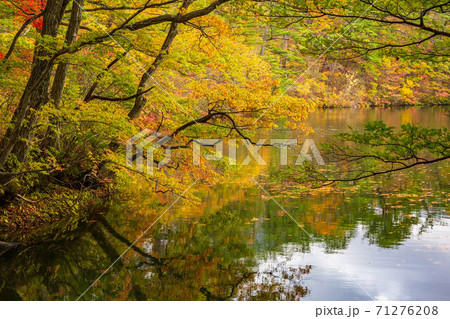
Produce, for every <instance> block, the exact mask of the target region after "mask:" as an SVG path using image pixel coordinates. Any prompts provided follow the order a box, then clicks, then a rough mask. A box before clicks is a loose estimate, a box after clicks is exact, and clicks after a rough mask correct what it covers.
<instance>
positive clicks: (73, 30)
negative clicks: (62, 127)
mask: <svg viewBox="0 0 450 319" xmlns="http://www.w3.org/2000/svg"><path fill="white" fill-rule="evenodd" d="M83 6H84V0H77V1H74V2H73V8H72V13H71V16H70V22H69V27H68V29H67V33H66V44H67V45H71V44H73V43H74V42H75V41H76V40H77V37H78V31H79V30H80V24H81V18H82V16H81V15H82V13H83ZM68 69H69V63H68V62H63V63H61V64H59V65H58V68H57V69H56V74H55V79H54V80H53V86H52V90H51V93H50V98H51V99H52V100H53V102H54V103H55V108H57V109H59V108H60V106H61V98H62V94H63V91H64V85H65V82H66V77H67V71H68Z"/></svg>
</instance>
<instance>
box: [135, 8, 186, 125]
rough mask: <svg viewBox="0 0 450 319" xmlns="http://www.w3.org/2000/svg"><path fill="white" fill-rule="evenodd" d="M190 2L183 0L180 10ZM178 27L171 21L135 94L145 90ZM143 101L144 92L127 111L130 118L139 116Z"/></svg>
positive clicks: (145, 101)
mask: <svg viewBox="0 0 450 319" xmlns="http://www.w3.org/2000/svg"><path fill="white" fill-rule="evenodd" d="M191 3H192V0H184V1H183V4H182V5H181V7H180V10H179V11H180V12H182V11H185V10H187V8H188V7H189V6H190V4H191ZM177 29H178V23H177V22H172V24H171V25H170V29H169V33H167V36H166V39H165V41H164V43H163V45H162V47H161V50H160V53H159V54H158V56H157V57H156V59H155V61H153V63H152V65H151V66H150V68H149V69H148V70H147V71H146V72H145V73H144V74H143V75H142V78H141V81H140V83H139V86H138V89H137V94H140V93H142V92H144V91H145V90H146V86H147V84H148V81H149V80H150V79H151V78H152V76H153V74H154V73H155V72H156V70H157V69H158V67H159V65H160V64H161V62H162V60H163V59H164V56H165V55H167V54H168V52H169V48H170V46H171V45H172V42H173V40H174V39H175V37H176V36H177V33H178V31H177ZM145 103H147V99H146V98H145V96H144V94H141V95H139V96H138V97H137V98H136V100H135V102H134V106H133V108H132V109H131V111H130V113H128V117H129V118H130V119H131V120H134V119H136V118H138V117H139V115H140V114H141V111H142V109H143V108H144V106H145Z"/></svg>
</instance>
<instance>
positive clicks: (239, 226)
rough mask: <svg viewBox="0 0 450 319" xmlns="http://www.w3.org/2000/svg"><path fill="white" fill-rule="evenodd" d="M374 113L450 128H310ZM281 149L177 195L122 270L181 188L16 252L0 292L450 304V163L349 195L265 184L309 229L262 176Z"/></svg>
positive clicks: (417, 112) (432, 120)
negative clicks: (185, 199) (188, 199)
mask: <svg viewBox="0 0 450 319" xmlns="http://www.w3.org/2000/svg"><path fill="white" fill-rule="evenodd" d="M371 120H384V121H386V122H387V124H389V125H392V126H398V125H400V124H404V123H421V124H424V125H431V126H435V127H440V126H447V127H448V126H449V117H448V115H446V114H445V112H443V111H439V110H436V109H401V110H386V109H384V110H381V109H376V110H373V109H371V110H347V109H345V110H326V111H317V112H315V113H313V114H312V115H311V116H310V120H309V124H310V125H311V126H312V127H313V128H314V129H315V133H314V135H313V136H312V137H313V138H314V140H315V141H316V143H319V142H325V141H327V140H328V139H329V138H330V136H331V135H332V134H336V133H338V132H342V131H343V130H345V129H346V128H347V126H348V125H350V126H353V127H361V125H362V123H363V122H365V121H371ZM271 134H272V136H276V137H279V138H292V137H297V136H296V134H297V133H295V132H290V131H283V130H278V131H275V132H272V133H271ZM299 139H300V140H301V137H299ZM277 152H278V151H277V150H267V149H266V150H264V151H263V152H262V153H263V154H264V155H263V156H264V157H265V159H267V158H270V159H271V160H270V165H269V166H268V167H257V166H256V165H250V166H249V167H247V168H246V169H245V171H244V174H242V175H240V178H236V179H230V182H229V183H227V184H226V185H216V186H214V187H211V186H208V185H203V184H201V183H199V184H198V185H196V195H197V196H198V197H199V198H200V199H201V202H200V204H195V203H193V204H191V205H186V203H179V204H177V205H175V206H174V207H173V208H172V209H170V210H169V211H167V213H166V214H165V215H164V216H163V217H162V218H161V219H160V220H158V221H157V222H156V223H155V224H154V225H153V227H151V229H150V230H149V231H148V233H146V235H145V236H143V237H142V239H141V240H140V241H139V242H138V244H137V245H136V246H137V247H136V248H133V249H131V250H129V251H128V252H127V253H125V254H124V256H123V258H121V259H119V260H118V261H117V262H116V263H115V264H114V266H112V267H111V268H108V267H109V266H110V265H111V263H113V262H114V261H115V260H117V259H118V257H119V256H120V255H121V254H122V253H123V252H124V251H125V249H126V248H127V247H128V245H129V244H130V243H131V242H133V241H134V240H135V239H136V238H138V237H139V236H140V235H141V234H142V233H143V232H144V231H145V230H146V229H147V228H148V227H149V226H150V225H151V224H152V223H153V222H154V221H155V220H156V218H157V217H158V216H160V215H161V213H163V212H164V211H165V209H166V207H168V205H169V204H170V203H171V202H172V201H173V200H174V199H175V198H166V197H162V196H161V197H159V198H157V197H155V195H152V194H151V193H146V192H145V189H143V190H142V192H138V190H136V191H135V193H136V194H139V195H135V196H133V197H130V198H129V199H128V200H124V201H121V202H115V203H113V204H112V205H111V207H110V208H109V209H108V211H107V212H101V213H102V214H101V215H99V216H95V217H93V218H92V220H89V221H88V222H87V223H85V224H82V225H78V228H77V230H76V231H74V232H69V235H66V236H63V237H62V238H64V239H62V240H58V241H57V242H56V243H55V242H53V243H51V244H38V245H34V246H32V247H29V248H28V249H26V250H21V251H15V250H11V251H8V252H7V253H5V254H3V255H1V256H0V271H1V273H0V299H24V300H74V299H77V298H78V297H79V296H80V295H82V296H81V299H82V300H105V299H106V300H371V298H372V297H373V298H374V299H378V300H450V276H449V266H450V252H449V248H450V226H449V222H450V216H449V213H448V208H449V201H448V190H449V168H448V164H440V165H434V166H429V167H422V168H418V169H414V170H411V171H409V172H403V173H400V174H397V175H395V176H387V177H383V178H380V179H378V180H376V181H365V182H363V183H362V185H360V186H359V188H356V187H354V185H349V186H348V188H345V189H342V190H340V191H339V192H328V191H327V192H325V191H316V192H313V193H309V194H298V193H296V194H293V193H291V192H288V191H287V186H286V185H276V184H270V185H266V186H265V187H267V190H268V192H269V193H270V194H271V195H272V196H273V197H274V199H275V200H276V201H277V202H278V203H279V204H280V205H281V206H282V207H283V208H285V210H286V211H287V212H288V213H289V214H290V215H291V216H292V217H293V218H294V219H295V220H296V221H297V222H298V223H299V224H300V225H301V226H302V227H303V229H304V230H302V229H301V228H300V227H298V225H297V224H296V222H294V221H293V220H292V219H291V217H289V216H288V215H287V214H286V213H285V212H284V211H283V210H282V209H281V208H280V207H279V206H278V205H277V203H276V202H275V201H273V200H271V199H270V198H269V197H268V196H267V195H266V194H265V193H264V192H263V191H262V190H261V189H260V188H259V187H258V186H256V185H255V183H254V182H253V181H252V180H251V177H253V176H255V178H258V176H259V175H261V174H264V175H266V176H267V175H270V174H271V173H273V172H274V171H276V170H278V169H279V166H278V165H277V163H276V162H277V160H276V154H277ZM105 270H107V272H106V274H105V275H104V276H103V277H102V278H101V279H100V280H99V281H98V282H97V283H95V284H94V285H93V286H92V287H91V288H90V289H89V290H88V291H86V289H87V288H88V287H89V286H90V285H91V284H92V283H93V281H94V280H95V279H96V278H97V277H98V276H100V275H101V274H102V273H103V272H104V271H105ZM85 291H86V292H85ZM84 292H85V293H84Z"/></svg>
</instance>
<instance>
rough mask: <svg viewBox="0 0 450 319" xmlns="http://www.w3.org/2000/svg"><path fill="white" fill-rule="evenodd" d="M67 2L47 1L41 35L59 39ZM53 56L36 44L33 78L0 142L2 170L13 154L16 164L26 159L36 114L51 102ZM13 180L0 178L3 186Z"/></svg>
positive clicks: (9, 166) (11, 167)
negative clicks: (49, 58)
mask: <svg viewBox="0 0 450 319" xmlns="http://www.w3.org/2000/svg"><path fill="white" fill-rule="evenodd" d="M67 3H68V0H48V1H47V4H46V7H45V11H44V17H43V26H42V32H41V36H50V37H56V35H57V33H58V29H59V26H60V23H61V20H62V16H63V13H64V10H65V7H66V6H67ZM50 55H51V52H50V50H48V48H45V47H42V46H38V45H36V48H35V52H34V57H33V66H32V70H31V74H30V77H29V79H28V82H27V85H26V87H25V90H24V92H23V94H22V97H21V99H20V102H19V105H18V106H17V109H16V111H15V112H14V115H13V118H12V123H11V124H12V125H11V127H10V128H9V129H8V130H7V132H6V134H5V136H4V137H3V139H2V141H1V142H0V170H1V169H3V170H5V168H6V167H5V165H6V164H7V162H8V159H9V158H10V157H11V155H14V157H15V160H16V161H15V163H17V162H19V163H22V162H24V160H25V158H26V156H27V153H28V150H29V146H30V144H29V143H30V142H29V141H30V139H31V138H32V135H33V130H34V127H35V125H36V123H37V120H38V115H37V113H38V112H39V110H40V109H41V108H42V106H43V105H44V104H45V103H47V102H48V101H49V99H50V97H49V93H48V90H49V86H50V79H51V74H52V69H53V64H52V63H51V62H50V61H49V60H48V59H47V58H48V57H49V56H50ZM15 165H16V164H9V165H8V167H7V169H8V170H14V166H15ZM10 179H11V177H9V176H5V175H3V176H2V175H0V185H4V184H6V183H7V182H8V181H9V180H10Z"/></svg>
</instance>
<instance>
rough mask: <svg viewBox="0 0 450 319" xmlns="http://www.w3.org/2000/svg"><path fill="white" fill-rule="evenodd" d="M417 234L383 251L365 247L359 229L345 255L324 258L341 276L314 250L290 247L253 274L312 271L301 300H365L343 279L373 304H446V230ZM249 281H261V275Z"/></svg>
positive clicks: (449, 286)
mask: <svg viewBox="0 0 450 319" xmlns="http://www.w3.org/2000/svg"><path fill="white" fill-rule="evenodd" d="M419 228H420V226H415V227H414V230H413V232H412V235H411V238H410V239H408V240H406V241H405V242H404V243H403V245H402V246H399V247H398V248H396V249H383V248H379V247H378V246H376V245H368V243H367V240H366V239H364V238H363V236H364V232H365V230H364V228H363V227H362V226H359V227H358V236H357V237H355V238H353V239H352V240H351V242H350V244H349V246H348V248H347V249H345V250H344V251H339V252H338V253H335V254H331V255H329V256H331V258H332V259H333V260H334V261H335V262H336V263H337V264H338V265H339V266H340V267H341V268H342V269H344V270H345V272H346V273H345V272H344V271H342V270H341V268H340V267H339V266H338V265H336V263H335V262H334V261H333V260H332V259H330V258H329V257H328V256H327V255H326V254H325V253H324V252H323V248H322V247H320V246H319V245H318V244H315V245H313V246H312V247H311V252H309V253H306V254H303V253H301V252H298V249H297V248H296V245H294V244H288V245H285V246H284V247H283V249H282V250H283V251H282V252H281V253H274V255H272V256H271V257H270V258H269V259H268V260H265V261H260V263H259V265H258V272H259V273H266V272H268V271H271V270H273V269H276V268H278V267H280V265H281V267H282V268H283V269H289V268H290V267H292V268H298V267H299V266H300V267H304V266H306V265H312V269H311V273H310V274H307V275H304V276H303V277H302V278H303V280H302V282H301V284H302V285H303V286H304V287H308V289H309V291H310V293H309V294H308V295H307V296H306V297H305V298H304V299H303V300H370V297H369V296H368V295H367V294H366V293H365V292H364V291H363V289H361V288H360V287H359V286H358V284H357V283H356V282H355V281H353V280H352V279H351V278H350V277H349V275H350V276H351V277H352V278H354V279H355V280H356V281H357V282H358V283H359V284H360V285H361V286H363V287H364V289H365V290H367V291H368V292H369V293H370V294H371V295H372V296H373V297H374V298H375V299H377V300H449V299H450V276H449V275H448V271H449V269H448V266H449V264H450V255H449V248H450V229H449V228H448V226H446V225H445V224H442V222H441V224H440V225H439V224H438V226H433V228H432V229H428V230H427V231H426V232H424V233H422V234H419ZM299 231H301V230H299ZM262 276H264V275H262ZM255 280H256V281H261V280H262V279H261V275H259V276H257V277H256V279H255ZM284 284H286V282H284Z"/></svg>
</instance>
